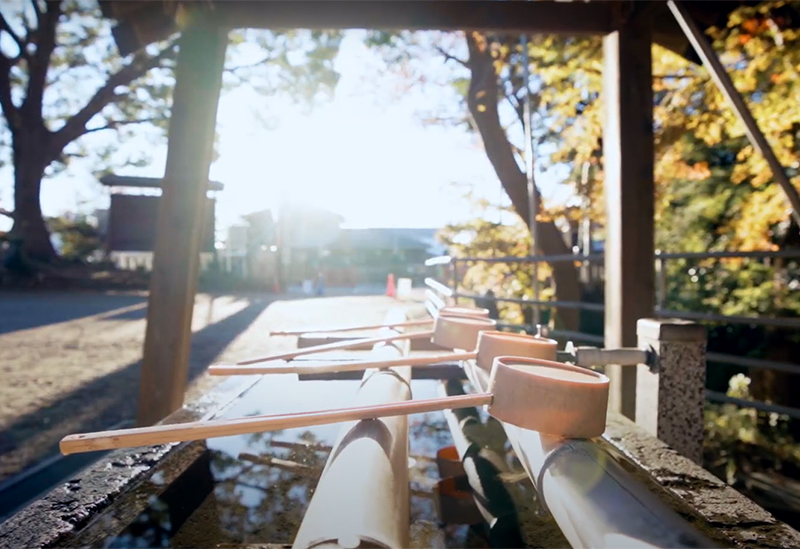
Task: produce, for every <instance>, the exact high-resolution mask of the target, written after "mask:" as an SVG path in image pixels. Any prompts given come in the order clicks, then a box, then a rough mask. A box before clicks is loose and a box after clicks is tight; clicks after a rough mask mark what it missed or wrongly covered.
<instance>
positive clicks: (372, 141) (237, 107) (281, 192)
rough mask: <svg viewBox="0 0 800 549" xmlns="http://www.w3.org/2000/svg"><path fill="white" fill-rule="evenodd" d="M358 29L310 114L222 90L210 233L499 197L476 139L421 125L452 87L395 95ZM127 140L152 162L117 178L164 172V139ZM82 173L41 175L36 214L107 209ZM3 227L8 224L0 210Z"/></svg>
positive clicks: (453, 212) (451, 213)
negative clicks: (294, 214)
mask: <svg viewBox="0 0 800 549" xmlns="http://www.w3.org/2000/svg"><path fill="white" fill-rule="evenodd" d="M361 32H362V31H348V34H347V36H346V38H345V39H344V41H343V43H342V46H341V49H340V52H339V56H338V58H337V60H336V65H335V67H336V70H337V71H338V72H339V73H340V80H339V82H338V84H337V88H336V90H335V94H334V97H333V99H332V100H331V101H329V102H326V103H322V104H320V105H318V106H315V107H314V108H313V110H311V111H310V112H309V111H308V109H307V108H305V107H304V106H302V105H294V104H292V103H291V102H289V101H287V100H283V99H280V98H273V97H269V98H267V97H264V96H261V95H258V94H257V93H256V92H254V91H253V90H252V89H250V88H249V87H246V86H244V87H240V88H237V89H234V90H231V91H227V92H225V93H223V96H222V98H221V100H220V105H219V111H218V117H217V121H218V130H219V134H220V135H219V137H220V140H219V158H218V159H217V161H216V162H215V163H214V164H213V165H212V167H211V173H210V178H211V179H212V180H215V181H220V182H221V183H223V185H224V186H225V190H224V191H222V192H220V193H217V195H216V198H217V229H218V235H217V238H218V240H224V234H225V230H226V228H227V227H228V226H230V225H233V224H237V223H241V218H240V216H241V215H244V214H248V213H251V212H254V211H259V210H263V209H273V210H274V211H277V210H278V209H279V208H280V205H281V204H284V203H300V204H305V205H307V206H311V207H320V208H325V209H328V210H330V211H334V212H336V213H339V214H341V215H342V216H343V217H344V218H345V226H349V227H362V228H367V227H426V228H427V227H435V228H438V227H442V226H443V225H445V224H447V223H449V222H454V221H463V220H466V219H469V218H470V217H474V215H475V213H474V210H473V207H472V206H471V204H470V203H469V202H468V201H466V200H465V199H464V198H463V196H462V195H463V190H464V189H465V188H471V189H472V190H473V192H474V194H475V195H476V196H479V197H485V198H488V199H490V200H491V201H493V202H502V203H507V199H506V198H505V195H504V193H503V192H502V189H501V186H500V183H499V181H498V180H497V178H496V176H495V175H494V172H493V170H492V167H491V164H490V163H489V161H488V160H487V158H486V156H485V154H484V152H483V149H482V145H481V142H480V138H479V137H478V136H476V135H470V134H468V133H467V132H466V131H465V130H464V129H460V128H450V127H443V126H438V125H423V124H422V122H421V115H420V113H421V112H423V111H425V110H426V109H431V108H434V107H435V106H436V104H437V102H441V101H443V100H448V98H449V96H448V93H450V92H449V91H448V90H445V89H437V88H435V87H434V88H431V87H430V86H429V87H428V88H426V89H425V90H424V91H421V90H410V91H406V93H402V94H398V93H397V82H396V81H395V80H394V79H393V78H392V77H387V76H386V75H377V76H376V73H375V68H376V66H377V65H378V64H380V60H379V58H378V57H377V54H376V53H375V52H373V51H371V50H369V49H367V48H366V47H365V46H364V45H363V43H362V38H363V34H361ZM439 63H441V61H439ZM381 79H382V80H381ZM365 81H369V82H371V83H370V85H369V86H366V87H365V85H364V82H365ZM387 97H391V100H388V101H387V99H386V98H387ZM265 119H266V120H269V121H270V123H269V124H265V123H264V120H265ZM127 146H133V147H137V146H139V147H148V150H149V151H150V153H151V158H152V162H151V163H150V164H149V165H148V166H147V167H144V168H134V167H122V168H120V169H118V170H116V173H118V174H121V175H142V176H152V177H161V176H163V173H164V165H165V160H166V144H165V143H163V144H160V145H158V146H155V147H154V146H153V144H152V143H151V142H149V141H147V140H145V139H141V140H138V141H134V142H133V143H129V144H128V145H127ZM92 168H93V166H91V165H88V164H81V163H80V161H78V162H76V163H73V164H72V165H71V166H70V168H69V169H68V170H67V171H66V172H64V173H62V174H60V175H58V176H55V177H53V178H51V179H49V180H46V181H45V183H44V185H43V192H42V207H43V210H44V213H45V215H59V214H62V213H64V212H67V211H84V212H90V211H92V210H93V209H95V208H103V207H106V206H107V204H108V200H109V198H108V196H109V195H108V190H107V189H104V188H103V187H101V186H100V185H99V183H97V181H96V179H95V177H94V176H93V174H92ZM11 177H12V174H11V171H10V170H9V169H8V168H4V169H3V170H2V171H0V202H3V203H8V202H9V201H10V199H11V197H12V192H11ZM538 181H539V183H540V186H541V187H542V189H543V194H544V196H545V197H547V196H548V195H553V194H554V193H555V194H558V192H559V191H558V187H559V186H558V185H556V184H555V181H552V180H550V179H549V178H548V177H547V176H545V175H543V174H539V176H538ZM454 184H455V185H454ZM2 223H8V222H7V221H6V220H4V218H2V217H0V224H2ZM8 228H9V227H7V226H1V225H0V229H8Z"/></svg>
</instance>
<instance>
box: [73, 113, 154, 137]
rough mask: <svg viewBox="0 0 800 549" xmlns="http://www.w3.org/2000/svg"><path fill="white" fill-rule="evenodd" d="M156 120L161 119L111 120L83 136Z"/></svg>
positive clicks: (88, 129) (85, 132)
mask: <svg viewBox="0 0 800 549" xmlns="http://www.w3.org/2000/svg"><path fill="white" fill-rule="evenodd" d="M156 120H160V119H159V118H158V117H155V116H152V117H149V118H141V119H139V120H111V121H109V122H108V123H107V124H104V125H102V126H97V127H94V128H87V129H86V131H84V132H83V135H86V134H89V133H96V132H102V131H105V130H115V129H117V128H121V127H122V126H130V125H132V124H147V123H148V122H155V121H156Z"/></svg>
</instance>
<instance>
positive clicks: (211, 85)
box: [136, 9, 228, 426]
mask: <svg viewBox="0 0 800 549" xmlns="http://www.w3.org/2000/svg"><path fill="white" fill-rule="evenodd" d="M227 42H228V39H227V31H226V30H223V29H221V28H219V27H218V26H217V25H216V23H215V22H214V21H213V19H212V18H211V17H207V16H206V14H205V12H204V11H203V10H202V9H192V10H190V11H188V13H187V24H186V26H185V28H184V29H183V32H182V34H181V37H180V52H179V54H178V62H177V67H176V70H175V91H174V96H173V101H172V113H171V116H170V123H169V150H168V153H167V167H166V173H165V176H164V184H163V191H162V195H161V202H160V206H159V212H158V232H157V238H156V246H155V253H154V261H153V272H152V277H151V279H150V297H149V300H148V309H147V331H146V334H145V342H144V360H143V364H142V373H141V381H140V385H139V405H138V412H137V418H136V419H137V424H138V425H140V426H144V425H152V424H153V423H156V422H158V421H160V420H161V419H163V418H164V417H166V416H167V415H169V414H170V413H171V412H173V411H175V410H176V409H178V408H180V407H181V405H182V404H183V395H184V391H185V388H186V377H187V373H188V365H189V344H190V340H191V323H192V312H193V309H194V297H195V291H196V289H197V277H198V270H199V261H200V259H199V256H200V242H201V239H202V232H203V231H202V225H203V217H204V211H205V201H206V192H207V185H208V170H209V166H210V164H211V156H212V150H213V143H214V131H215V125H216V118H217V103H218V102H219V94H220V87H221V83H222V69H223V66H224V62H225V49H226V47H227Z"/></svg>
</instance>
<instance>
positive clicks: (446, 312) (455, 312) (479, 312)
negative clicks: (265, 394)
mask: <svg viewBox="0 0 800 549" xmlns="http://www.w3.org/2000/svg"><path fill="white" fill-rule="evenodd" d="M437 314H438V316H464V317H478V318H489V309H484V308H482V307H442V308H441V309H439V311H438V313H437ZM434 320H435V319H433V318H425V319H421V320H408V321H406V322H397V323H394V324H372V325H366V326H350V327H347V328H330V329H327V330H326V329H324V328H315V329H310V330H274V331H271V332H270V333H269V335H270V336H298V335H304V334H327V333H334V332H360V331H362V330H363V331H367V330H378V329H381V328H393V329H394V328H411V327H414V326H425V325H426V324H433V321H434Z"/></svg>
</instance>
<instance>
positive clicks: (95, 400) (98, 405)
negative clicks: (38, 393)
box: [0, 298, 271, 478]
mask: <svg viewBox="0 0 800 549" xmlns="http://www.w3.org/2000/svg"><path fill="white" fill-rule="evenodd" d="M270 303H271V301H270V300H268V299H266V298H260V299H251V300H248V305H247V306H246V307H245V308H244V309H242V310H241V311H239V312H237V313H234V314H232V315H230V316H228V317H226V318H224V319H223V320H220V321H219V322H216V323H214V324H210V325H208V326H206V327H205V328H203V329H201V330H199V331H197V332H195V333H194V334H193V335H192V348H191V358H190V361H189V381H192V380H193V379H195V378H196V377H197V376H199V375H200V374H202V373H203V372H204V371H205V369H206V368H207V367H208V365H209V364H211V363H212V362H214V360H215V359H216V358H217V356H219V355H220V353H222V351H223V350H224V349H225V348H226V347H227V346H228V345H229V344H230V343H231V342H232V341H233V340H234V339H235V338H236V337H237V336H238V335H239V334H241V333H242V332H244V331H245V330H246V329H247V328H248V327H249V326H250V325H251V324H252V323H253V322H254V321H255V320H256V318H258V316H259V315H260V314H261V313H262V312H263V311H264V310H265V309H266V307H267V306H268V305H269V304H270ZM140 369H141V360H138V361H136V362H134V363H131V364H128V365H127V366H124V367H122V368H121V369H119V370H117V371H115V372H113V373H111V374H108V375H106V376H104V377H101V378H98V379H95V380H93V381H91V382H89V383H88V384H86V385H84V386H82V387H80V388H78V389H76V390H74V391H72V392H70V393H68V394H66V395H64V396H63V397H62V398H60V399H58V400H57V401H56V402H53V403H52V404H50V405H48V406H44V407H42V408H40V409H38V410H36V411H35V412H31V413H29V414H26V415H24V416H21V417H20V418H18V419H16V420H15V421H14V422H12V423H11V424H9V425H8V427H7V428H6V429H5V430H4V431H3V432H1V433H0V478H3V477H7V476H9V474H15V473H18V472H20V471H22V470H24V469H27V468H29V467H30V466H32V465H33V464H35V463H37V462H38V461H40V460H41V459H43V458H45V457H47V456H50V455H52V454H54V453H55V452H57V451H58V441H59V440H60V439H61V437H63V436H65V435H66V434H69V433H75V432H85V431H94V430H100V429H104V428H107V427H108V426H109V425H114V424H116V423H119V422H121V421H124V420H130V419H133V418H134V417H135V415H136V402H137V400H138V392H139V371H140Z"/></svg>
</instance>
